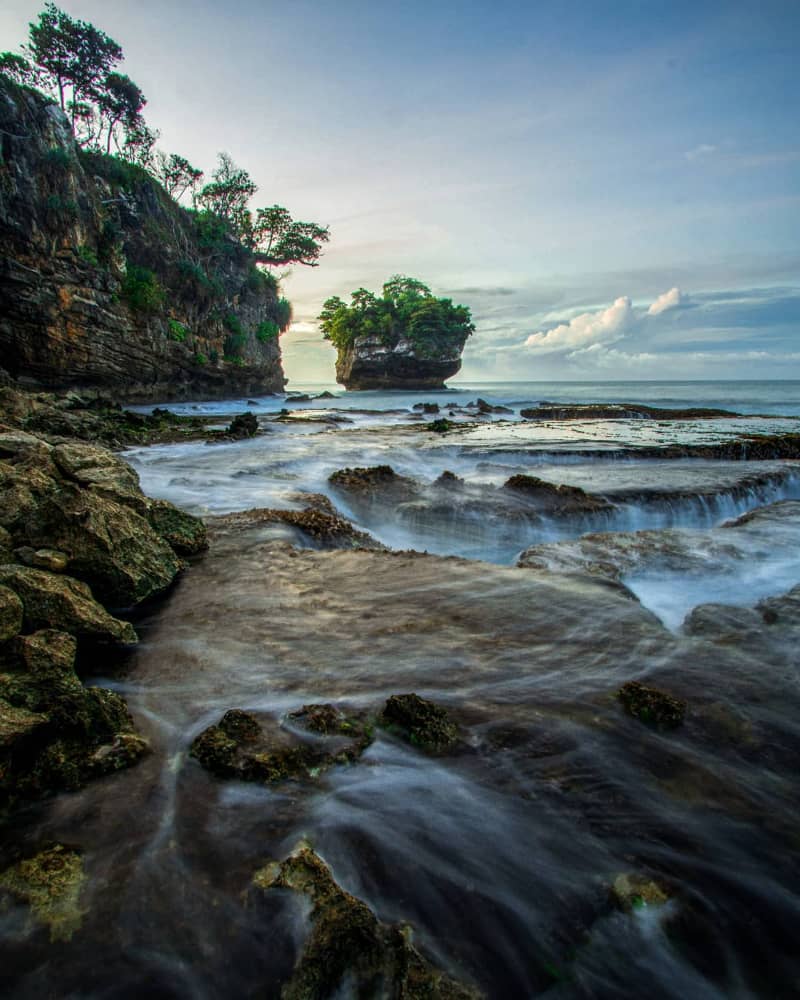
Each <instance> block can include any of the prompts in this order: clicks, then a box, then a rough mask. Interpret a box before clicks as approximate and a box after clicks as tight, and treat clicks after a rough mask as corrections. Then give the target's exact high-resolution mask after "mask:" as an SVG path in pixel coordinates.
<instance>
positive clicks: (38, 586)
mask: <svg viewBox="0 0 800 1000" xmlns="http://www.w3.org/2000/svg"><path fill="white" fill-rule="evenodd" d="M0 584H2V585H3V586H4V587H7V588H10V589H11V590H13V591H14V592H15V593H16V594H17V596H18V597H19V598H20V600H21V602H22V606H23V620H24V627H25V628H26V629H27V630H31V631H32V630H36V629H47V628H55V629H59V630H61V631H64V632H71V633H72V634H73V635H76V636H79V637H91V638H93V639H101V640H106V641H112V642H123V643H133V642H136V633H135V632H134V630H133V626H132V625H131V624H130V622H124V621H120V620H119V619H118V618H114V617H112V615H110V614H109V613H108V612H107V611H106V610H105V608H104V607H102V605H100V604H98V602H97V601H96V600H95V599H94V597H93V596H92V591H91V590H90V589H89V587H88V586H87V585H86V584H85V583H82V582H81V581H80V580H74V579H73V578H72V577H69V576H63V575H56V574H54V573H48V572H46V571H44V570H39V569H32V568H30V567H28V566H13V565H5V566H0Z"/></svg>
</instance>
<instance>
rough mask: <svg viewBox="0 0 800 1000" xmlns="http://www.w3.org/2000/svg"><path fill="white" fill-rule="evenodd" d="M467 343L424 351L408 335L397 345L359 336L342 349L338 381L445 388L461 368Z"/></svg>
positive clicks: (352, 386) (358, 386)
mask: <svg viewBox="0 0 800 1000" xmlns="http://www.w3.org/2000/svg"><path fill="white" fill-rule="evenodd" d="M463 346H464V345H463V343H462V344H461V345H459V346H455V347H454V346H451V347H449V348H447V349H441V350H439V351H432V350H430V349H428V350H425V351H422V350H420V349H419V348H415V346H414V344H412V343H411V341H410V340H408V339H407V338H405V337H401V338H400V339H399V340H398V341H397V342H396V343H395V344H387V343H385V342H384V341H383V340H382V339H381V338H380V337H357V338H356V339H355V341H354V342H353V343H352V344H351V345H350V346H348V347H346V348H344V349H342V350H340V351H339V355H338V357H337V359H336V381H337V382H341V383H342V384H343V385H345V386H346V387H347V388H348V389H412V390H416V389H428V390H430V389H442V388H444V380H445V379H447V378H451V377H452V376H453V375H455V374H456V372H457V371H458V370H459V369H460V368H461V351H462V349H463Z"/></svg>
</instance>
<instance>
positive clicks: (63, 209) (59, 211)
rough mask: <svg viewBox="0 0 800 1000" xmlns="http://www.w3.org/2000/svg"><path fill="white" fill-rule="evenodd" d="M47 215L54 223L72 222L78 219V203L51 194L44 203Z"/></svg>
mask: <svg viewBox="0 0 800 1000" xmlns="http://www.w3.org/2000/svg"><path fill="white" fill-rule="evenodd" d="M46 205H47V214H48V216H50V218H51V219H52V220H53V221H55V222H74V221H75V219H77V218H78V203H77V202H76V201H73V200H72V198H62V197H61V195H60V194H51V195H50V196H49V197H48V199H47V202H46Z"/></svg>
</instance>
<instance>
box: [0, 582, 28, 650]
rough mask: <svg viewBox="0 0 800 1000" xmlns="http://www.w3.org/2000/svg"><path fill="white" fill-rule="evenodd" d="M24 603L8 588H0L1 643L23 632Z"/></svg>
mask: <svg viewBox="0 0 800 1000" xmlns="http://www.w3.org/2000/svg"><path fill="white" fill-rule="evenodd" d="M22 614H23V607H22V601H21V600H20V599H19V597H18V596H17V595H16V594H15V593H14V591H13V590H10V589H9V588H8V587H3V586H0V642H5V641H6V640H7V639H11V638H12V637H13V636H15V635H17V633H19V632H21V631H22Z"/></svg>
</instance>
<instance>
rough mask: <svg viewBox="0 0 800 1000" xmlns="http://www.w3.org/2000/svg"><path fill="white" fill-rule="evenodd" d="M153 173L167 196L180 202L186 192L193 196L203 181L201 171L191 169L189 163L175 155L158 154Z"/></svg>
mask: <svg viewBox="0 0 800 1000" xmlns="http://www.w3.org/2000/svg"><path fill="white" fill-rule="evenodd" d="M153 173H154V174H155V176H156V178H157V179H158V180H159V181H160V182H161V185H162V187H163V188H164V190H165V191H166V192H167V194H168V195H169V196H170V197H171V198H174V199H175V201H180V199H181V198H182V197H183V195H184V194H186V192H187V191H191V192H192V194H194V192H195V189H196V188H197V185H198V184H199V183H200V181H201V180H202V179H203V171H202V170H198V169H197V168H196V167H193V166H192V165H191V163H189V161H188V160H187V159H186V158H185V157H183V156H178V154H177V153H170V154H169V156H167V154H166V153H162V152H158V153H157V154H156V157H155V164H154V168H153Z"/></svg>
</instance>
